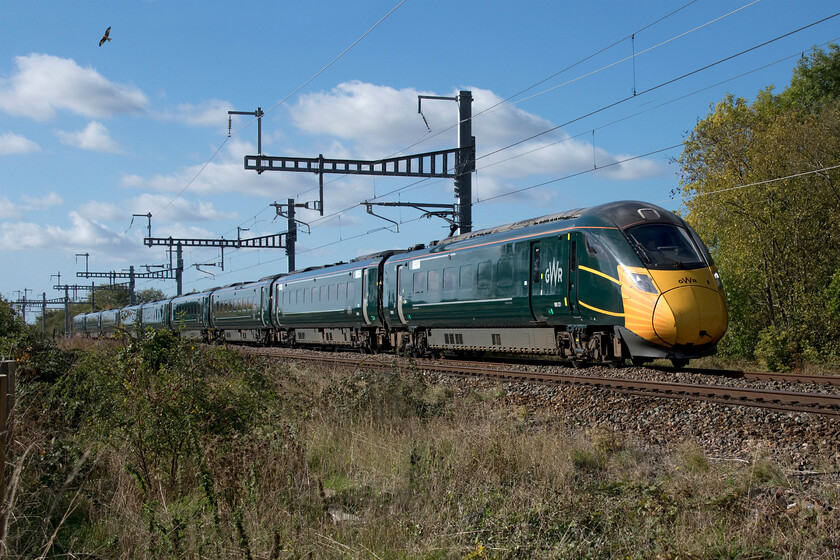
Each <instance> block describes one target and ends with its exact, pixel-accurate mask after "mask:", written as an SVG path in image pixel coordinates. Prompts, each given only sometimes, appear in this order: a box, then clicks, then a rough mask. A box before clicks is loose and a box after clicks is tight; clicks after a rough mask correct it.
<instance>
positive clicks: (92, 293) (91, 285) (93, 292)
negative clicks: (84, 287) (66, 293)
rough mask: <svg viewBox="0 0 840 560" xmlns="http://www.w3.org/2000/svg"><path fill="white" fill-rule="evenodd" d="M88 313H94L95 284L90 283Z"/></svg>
mask: <svg viewBox="0 0 840 560" xmlns="http://www.w3.org/2000/svg"><path fill="white" fill-rule="evenodd" d="M90 311H91V313H92V312H94V311H96V282H91V283H90Z"/></svg>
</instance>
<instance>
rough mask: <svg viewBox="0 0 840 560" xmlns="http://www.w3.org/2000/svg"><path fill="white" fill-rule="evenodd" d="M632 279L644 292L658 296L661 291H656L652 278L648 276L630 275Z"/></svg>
mask: <svg viewBox="0 0 840 560" xmlns="http://www.w3.org/2000/svg"><path fill="white" fill-rule="evenodd" d="M630 278H631V279H632V280H633V283H634V284H636V287H637V288H639V289H640V290H641V291H643V292H647V293H649V294H657V293H659V290H657V289H656V286H655V285H654V284H653V280H651V278H650V276H648V275H647V274H635V273H633V274H630Z"/></svg>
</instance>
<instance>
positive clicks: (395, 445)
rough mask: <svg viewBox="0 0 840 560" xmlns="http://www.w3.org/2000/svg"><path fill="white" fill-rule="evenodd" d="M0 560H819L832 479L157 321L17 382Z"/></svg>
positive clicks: (829, 537)
mask: <svg viewBox="0 0 840 560" xmlns="http://www.w3.org/2000/svg"><path fill="white" fill-rule="evenodd" d="M23 383H24V384H25V389H24V390H23V394H22V395H21V399H20V402H21V405H22V414H21V416H22V420H21V422H20V425H21V430H20V431H19V433H18V440H17V444H16V448H15V449H16V452H17V459H16V462H15V464H14V466H15V467H16V468H17V475H16V478H15V479H14V481H13V482H14V484H13V486H14V488H15V491H16V499H15V503H14V506H13V515H12V516H11V517H10V523H9V527H8V536H7V539H6V542H5V543H4V544H5V546H6V547H7V548H6V552H7V554H6V555H7V556H8V557H10V558H32V557H39V556H45V557H59V556H61V557H67V556H71V557H72V556H75V557H83V556H93V557H99V558H137V557H143V558H173V557H177V558H182V557H183V558H254V559H257V558H429V559H438V558H440V559H443V558H540V557H542V558H815V557H820V556H822V557H826V558H832V557H833V556H832V555H833V554H836V553H837V552H838V549H837V547H838V545H840V522H838V519H837V516H836V514H835V512H834V511H832V510H830V509H829V506H830V505H831V504H836V503H837V499H838V495H837V493H838V491H837V488H836V486H835V485H833V484H829V483H826V484H820V483H819V481H820V480H823V478H824V479H825V480H826V481H828V480H829V479H830V477H828V476H826V477H823V478H820V477H817V478H815V480H816V481H817V482H815V483H813V484H811V485H810V486H808V487H805V486H803V485H802V483H801V482H800V481H799V480H798V479H790V478H788V477H786V476H785V470H784V466H783V465H778V464H775V463H772V462H770V461H768V460H766V459H761V458H756V459H755V460H753V461H750V462H748V463H740V462H729V463H720V462H715V461H713V460H711V459H709V458H708V457H707V456H706V455H705V454H704V452H703V451H702V449H701V448H700V447H699V446H696V445H691V444H690V443H682V444H679V445H676V446H675V447H674V448H673V449H669V450H660V451H657V452H651V451H643V450H642V447H641V446H640V445H638V444H637V443H636V442H635V441H634V440H632V439H630V438H629V437H627V436H625V435H623V434H622V433H621V432H619V431H618V430H619V429H620V427H617V428H616V431H615V432H604V431H600V432H595V433H585V432H581V431H578V430H573V429H571V428H569V427H567V426H566V425H565V423H564V422H563V418H561V417H556V416H549V415H547V414H544V413H543V412H542V411H541V410H528V409H523V408H521V407H520V408H513V407H511V405H509V404H508V403H507V402H506V396H505V392H504V391H503V390H498V389H494V388H492V387H491V388H489V389H487V390H483V391H482V390H461V389H453V388H449V387H446V386H445V385H437V384H434V383H431V382H429V381H428V380H426V379H425V378H423V377H422V376H420V375H418V374H417V373H416V372H413V371H411V370H408V371H399V372H392V373H379V372H370V371H365V370H360V371H357V372H348V371H345V370H333V369H319V368H316V367H304V366H295V365H278V364H273V363H269V362H262V361H259V360H253V359H246V358H243V357H241V356H239V355H238V354H236V353H235V352H233V351H229V350H227V349H224V348H204V347H197V346H194V345H191V344H190V343H189V342H183V341H179V340H177V339H175V338H172V337H169V336H167V335H164V334H156V335H154V336H150V337H148V338H147V339H145V340H143V341H139V342H138V341H129V340H125V341H124V342H123V343H122V344H121V345H117V346H116V347H114V346H111V347H110V348H108V347H106V348H103V347H99V346H97V347H93V348H87V349H85V350H84V351H78V354H77V355H76V357H75V361H74V363H73V365H72V366H71V367H70V368H69V370H68V371H67V372H66V374H65V375H64V376H62V377H61V378H60V379H58V380H50V381H44V380H38V379H28V380H24V381H23Z"/></svg>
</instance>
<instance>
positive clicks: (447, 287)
mask: <svg viewBox="0 0 840 560" xmlns="http://www.w3.org/2000/svg"><path fill="white" fill-rule="evenodd" d="M457 287H458V276H457V275H456V274H455V268H454V267H449V268H444V269H443V291H444V292H448V291H451V290H454V289H455V288H457Z"/></svg>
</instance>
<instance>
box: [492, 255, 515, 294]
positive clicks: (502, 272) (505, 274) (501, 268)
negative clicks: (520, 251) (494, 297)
mask: <svg viewBox="0 0 840 560" xmlns="http://www.w3.org/2000/svg"><path fill="white" fill-rule="evenodd" d="M496 284H498V285H499V286H503V287H507V286H511V285H513V259H510V258H505V259H501V260H500V261H499V262H498V263H496Z"/></svg>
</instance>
